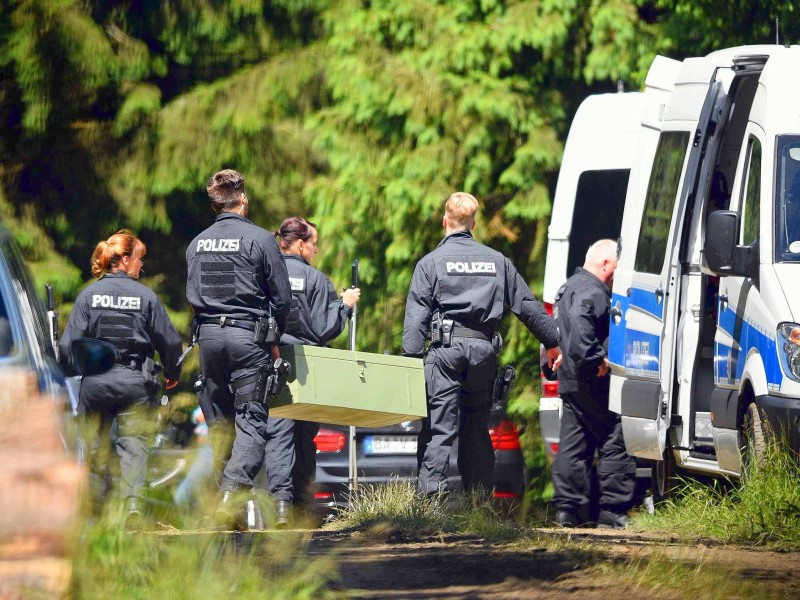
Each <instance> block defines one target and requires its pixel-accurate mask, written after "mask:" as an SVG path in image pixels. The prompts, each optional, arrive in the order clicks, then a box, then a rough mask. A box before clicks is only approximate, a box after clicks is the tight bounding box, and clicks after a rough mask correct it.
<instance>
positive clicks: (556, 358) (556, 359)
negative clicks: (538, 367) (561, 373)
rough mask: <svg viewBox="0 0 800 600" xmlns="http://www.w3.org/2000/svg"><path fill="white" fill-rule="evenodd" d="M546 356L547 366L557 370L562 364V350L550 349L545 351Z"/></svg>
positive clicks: (557, 348)
mask: <svg viewBox="0 0 800 600" xmlns="http://www.w3.org/2000/svg"><path fill="white" fill-rule="evenodd" d="M545 356H547V364H548V366H549V367H550V368H551V369H552V370H553V371H555V370H557V369H558V366H559V365H560V364H561V349H560V348H559V347H558V346H556V347H555V348H548V349H547V350H545Z"/></svg>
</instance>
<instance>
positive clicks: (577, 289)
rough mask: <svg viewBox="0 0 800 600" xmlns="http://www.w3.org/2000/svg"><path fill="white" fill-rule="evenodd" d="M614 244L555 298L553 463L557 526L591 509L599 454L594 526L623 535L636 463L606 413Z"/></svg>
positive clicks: (603, 247) (592, 252)
mask: <svg viewBox="0 0 800 600" xmlns="http://www.w3.org/2000/svg"><path fill="white" fill-rule="evenodd" d="M616 268H617V243H616V242H614V241H613V240H600V241H598V242H595V243H594V244H593V245H592V246H591V247H590V248H589V251H588V252H587V253H586V262H585V263H584V265H583V267H582V268H581V267H578V268H577V269H576V270H575V274H574V275H573V276H572V277H570V278H569V279H568V280H567V282H566V283H565V284H564V285H563V286H561V288H560V289H559V290H558V292H557V294H556V302H555V308H554V315H555V318H556V322H557V323H558V326H559V329H560V331H561V348H562V349H563V351H564V354H563V357H562V360H561V363H560V365H559V368H558V373H557V375H558V385H559V391H560V393H561V399H562V401H563V409H562V415H561V437H560V440H559V447H558V453H557V454H556V459H555V462H554V463H553V486H554V487H555V495H554V498H553V504H554V505H555V508H556V516H555V522H556V524H557V525H561V526H573V527H574V526H577V525H579V524H580V522H581V521H580V518H579V512H580V510H581V507H582V506H583V505H587V504H588V503H589V489H588V488H589V470H590V469H591V466H592V461H593V460H594V455H595V451H597V455H598V462H597V480H598V484H599V489H600V496H599V501H598V505H599V514H598V517H597V522H598V524H600V525H603V526H610V527H614V528H617V529H624V528H625V527H626V525H627V522H628V519H627V516H626V515H625V513H626V512H627V511H628V509H630V508H631V506H632V504H633V494H634V488H635V484H636V481H635V478H636V463H635V462H634V459H633V458H632V457H631V456H629V455H628V453H627V452H626V451H625V442H624V440H623V437H622V424H621V422H620V417H619V415H617V414H615V413H613V412H611V411H610V410H608V386H609V377H608V372H609V363H608V331H609V325H610V320H609V315H610V309H611V291H610V289H609V288H610V286H611V283H612V281H613V278H614V270H615V269H616Z"/></svg>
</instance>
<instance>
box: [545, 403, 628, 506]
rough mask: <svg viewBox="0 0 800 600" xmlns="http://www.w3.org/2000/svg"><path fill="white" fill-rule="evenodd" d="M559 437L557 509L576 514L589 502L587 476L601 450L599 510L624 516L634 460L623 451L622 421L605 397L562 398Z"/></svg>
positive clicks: (555, 465)
mask: <svg viewBox="0 0 800 600" xmlns="http://www.w3.org/2000/svg"><path fill="white" fill-rule="evenodd" d="M561 398H562V400H563V404H562V406H563V409H562V415H561V434H560V435H561V437H560V440H559V446H558V453H557V454H556V458H555V461H554V463H553V485H554V487H555V489H556V497H555V498H554V499H553V502H554V504H555V506H556V508H557V509H559V510H567V511H569V512H571V513H573V514H577V513H578V512H579V511H581V510H583V506H584V505H587V504H588V503H589V498H590V494H591V490H590V489H589V488H590V485H589V481H590V480H589V475H590V472H591V468H592V461H593V460H594V456H595V451H596V452H597V484H598V487H599V498H598V502H597V506H598V507H599V510H608V511H611V512H614V513H618V514H619V513H624V512H626V511H627V510H628V509H629V508H630V507H631V505H632V504H633V495H634V491H635V487H636V479H635V473H636V462H635V461H634V459H633V457H631V456H629V455H628V453H627V451H626V450H625V440H624V439H623V437H622V422H621V419H620V417H619V415H618V414H616V413H613V412H611V411H609V410H608V409H607V405H608V401H607V397H604V396H603V395H598V394H591V393H587V392H575V393H564V394H562V395H561Z"/></svg>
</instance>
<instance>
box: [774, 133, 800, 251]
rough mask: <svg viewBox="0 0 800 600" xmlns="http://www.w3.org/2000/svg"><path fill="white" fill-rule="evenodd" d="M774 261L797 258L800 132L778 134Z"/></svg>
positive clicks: (799, 245) (799, 200) (799, 206)
mask: <svg viewBox="0 0 800 600" xmlns="http://www.w3.org/2000/svg"><path fill="white" fill-rule="evenodd" d="M777 157H778V165H777V171H776V180H775V181H776V183H775V214H776V215H777V217H778V218H777V219H775V221H776V223H775V225H776V231H775V260H776V262H795V261H798V262H800V135H782V136H778V155H777Z"/></svg>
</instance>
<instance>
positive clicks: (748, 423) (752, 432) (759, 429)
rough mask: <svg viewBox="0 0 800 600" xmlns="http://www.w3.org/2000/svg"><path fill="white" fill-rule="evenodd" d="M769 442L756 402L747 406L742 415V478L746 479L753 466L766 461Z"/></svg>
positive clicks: (740, 446) (740, 443)
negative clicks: (765, 456)
mask: <svg viewBox="0 0 800 600" xmlns="http://www.w3.org/2000/svg"><path fill="white" fill-rule="evenodd" d="M766 447H767V442H766V437H765V436H764V426H763V423H762V422H761V415H760V414H759V412H758V406H756V403H755V401H751V402H749V403H748V404H747V407H746V408H745V411H744V414H743V415H742V427H741V431H740V433H739V448H740V454H741V457H742V478H746V477H747V474H748V471H750V469H751V466H756V465H758V464H760V463H761V461H762V460H763V459H764V453H765V452H766Z"/></svg>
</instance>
